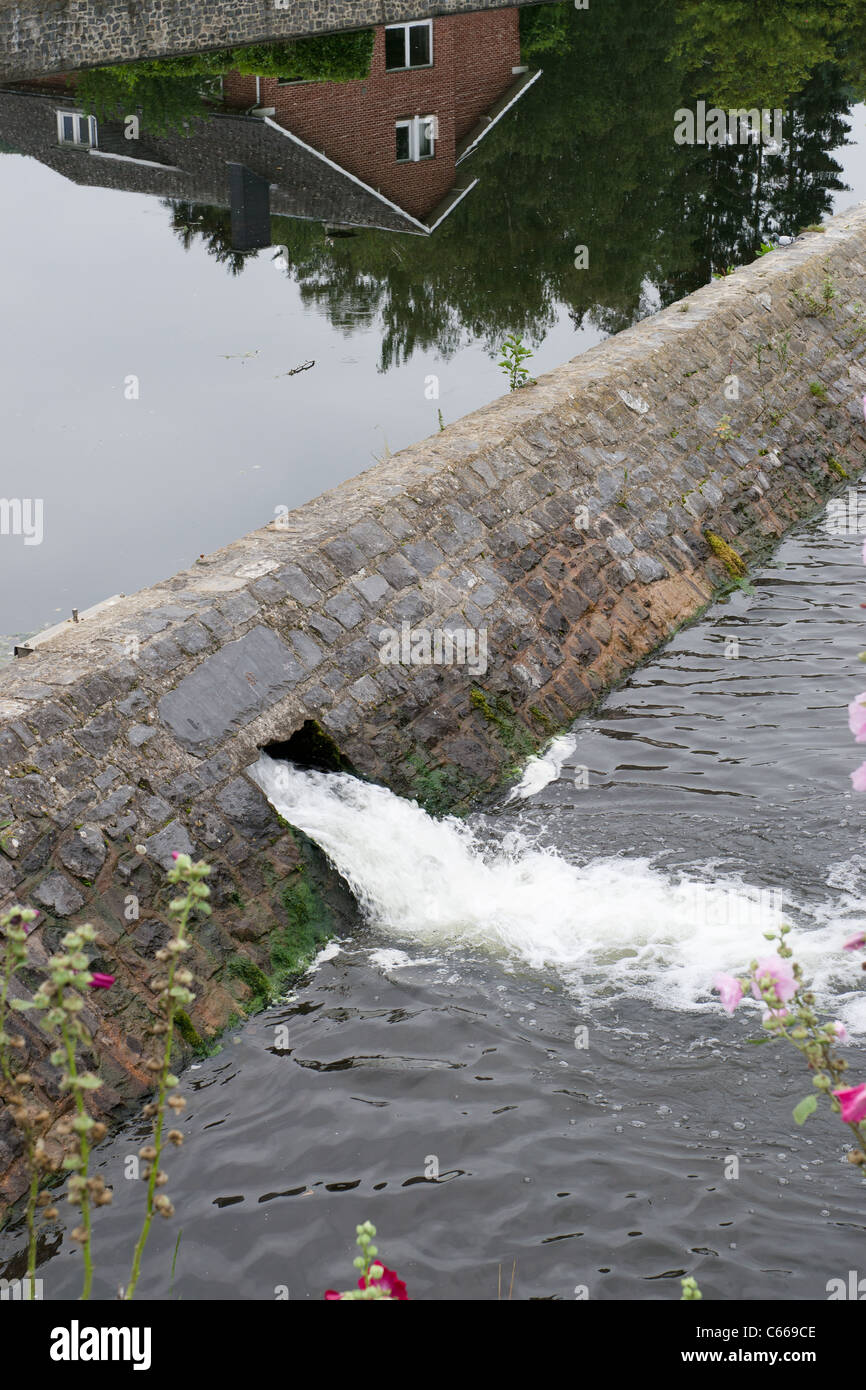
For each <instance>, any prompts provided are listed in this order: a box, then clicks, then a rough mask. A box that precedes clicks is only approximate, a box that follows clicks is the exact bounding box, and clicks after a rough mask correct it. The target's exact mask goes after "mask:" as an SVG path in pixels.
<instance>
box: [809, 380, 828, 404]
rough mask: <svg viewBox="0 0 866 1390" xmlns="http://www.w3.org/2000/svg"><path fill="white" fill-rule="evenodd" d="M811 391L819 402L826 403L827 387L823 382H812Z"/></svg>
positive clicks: (810, 383)
mask: <svg viewBox="0 0 866 1390" xmlns="http://www.w3.org/2000/svg"><path fill="white" fill-rule="evenodd" d="M809 390H810V392H811V393H812V395H813V396H815V397H816V398H817V399H818V400H819V401H826V399H827V387H826V386H825V385H824V383H823V382H821V381H810V382H809Z"/></svg>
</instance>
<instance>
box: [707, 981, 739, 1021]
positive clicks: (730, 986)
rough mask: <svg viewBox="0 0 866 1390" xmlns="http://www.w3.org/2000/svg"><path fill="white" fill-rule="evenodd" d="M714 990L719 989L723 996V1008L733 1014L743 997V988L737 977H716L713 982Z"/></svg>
mask: <svg viewBox="0 0 866 1390" xmlns="http://www.w3.org/2000/svg"><path fill="white" fill-rule="evenodd" d="M713 989H717V990H718V991H719V994H720V995H721V996H722V1007H723V1008H724V1009H725V1010H726V1011H727V1012H728V1013H729V1014H732V1013H733V1012H734V1009H735V1008H736V1007H737V1005H738V1004H739V1002H740V1000H741V999H742V997H743V986H742V985H741V984H740V982H739V980H738V979H737V978H736V976H735V975H724V974H719V975H716V977H715V979H714V980H713Z"/></svg>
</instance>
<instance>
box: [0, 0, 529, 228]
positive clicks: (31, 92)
mask: <svg viewBox="0 0 866 1390" xmlns="http://www.w3.org/2000/svg"><path fill="white" fill-rule="evenodd" d="M0 3H2V0H0ZM519 40H520V36H519V28H518V11H517V10H516V9H514V8H508V9H502V10H495V11H492V12H486V13H478V14H468V15H451V16H447V17H444V18H441V19H433V20H424V21H413V22H411V23H409V24H395V25H387V26H385V25H381V26H379V27H378V28H377V29H376V31H375V44H374V52H373V60H372V66H371V71H370V76H369V77H368V78H366V79H364V80H362V81H352V82H280V81H278V80H277V79H276V78H265V77H261V78H259V77H243V76H241V75H240V74H238V73H234V74H230V75H228V76H227V77H226V78H225V79H224V82H223V106H222V108H219V107H215V106H204V105H203V107H202V117H203V119H202V120H201V121H193V122H192V123H191V126H190V129H189V130H188V131H187V132H184V133H181V132H168V133H166V134H162V135H157V134H154V133H153V132H152V131H148V129H147V127H146V121H145V122H143V123H142V126H141V130H140V134H139V135H138V136H137V137H136V138H135V139H129V138H128V137H127V135H126V133H125V128H124V125H123V124H122V123H121V122H120V121H119V120H115V121H103V120H99V121H97V120H96V119H95V118H94V117H92V116H90V117H88V116H86V115H85V114H83V112H82V110H81V107H80V106H79V105H78V104H77V103H76V101H75V96H74V82H75V74H70V78H71V82H70V80H69V79H67V78H65V77H64V76H63V75H62V74H60V75H56V76H54V77H51V78H46V79H43V80H38V79H37V80H34V81H29V82H22V83H18V84H10V85H9V86H8V87H5V88H3V87H0V143H4V144H6V146H7V148H10V149H13V150H17V151H19V152H20V153H22V154H29V155H33V156H35V157H36V158H37V159H40V160H41V161H42V162H43V163H44V164H46V165H48V166H49V167H50V168H52V169H56V170H57V171H58V173H62V174H63V175H65V177H66V178H69V179H71V180H72V181H73V182H75V183H82V184H91V185H95V186H101V187H107V188H118V189H128V190H130V191H136V192H140V193H151V194H158V195H160V196H162V197H169V198H172V199H178V200H182V201H184V202H189V203H201V204H206V205H210V206H216V207H231V209H232V217H233V235H234V232H235V229H236V224H235V217H236V216H237V219H238V220H237V228H238V229H241V233H242V234H241V235H240V240H241V242H242V244H241V246H240V249H242V250H248V249H252V247H253V246H262V245H268V244H270V242H269V231H268V225H269V213H276V214H281V215H283V216H288V217H302V218H305V219H312V220H315V221H322V222H324V223H325V225H326V226H332V227H334V228H335V229H336V228H348V227H365V226H366V227H381V228H385V229H388V230H391V231H401V232H409V233H414V234H416V235H422V236H423V235H427V234H428V233H429V232H431V231H433V230H434V229H435V227H437V226H438V225H439V223H440V222H441V221H442V219H443V218H444V217H445V216H447V214H448V213H449V212H450V211H451V209H452V208H453V207H454V206H455V205H456V204H457V203H458V202H459V201H460V199H461V198H462V197H463V196H464V195H465V194H466V193H468V192H469V191H470V189H472V188H473V187H474V185H475V183H476V180H475V179H473V178H472V176H471V172H467V175H466V176H465V177H462V178H461V177H460V172H461V171H460V169H459V166H460V165H461V163H462V161H463V160H464V159H466V157H467V155H469V154H471V152H472V150H473V149H474V148H475V146H476V145H477V143H478V141H479V140H481V139H482V138H483V136H484V135H486V134H487V132H488V131H489V130H490V129H492V127H493V126H494V125H495V124H496V122H497V120H498V119H499V118H500V117H501V116H503V115H505V113H506V112H507V111H508V110H509V109H510V108H511V107H512V106H513V105H514V103H515V102H516V101H517V100H518V99H519V98H520V97H521V96H522V94H523V93H524V92H525V91H526V90H527V88H528V87H530V86H531V85H532V83H533V82H534V81H535V79H536V78H537V77H538V76H540V74H539V73H532V74H530V73H528V72H527V71H526V70H525V69H524V68H523V67H521V65H520V42H519ZM70 87H71V88H72V90H70ZM232 168H234V172H233V173H232V172H231V171H232ZM241 169H242V170H243V171H244V172H243V173H240V172H239V171H240V170H241ZM252 222H255V223H256V227H257V228H258V231H257V232H256V231H255V229H253V230H252V235H250V231H251V224H252Z"/></svg>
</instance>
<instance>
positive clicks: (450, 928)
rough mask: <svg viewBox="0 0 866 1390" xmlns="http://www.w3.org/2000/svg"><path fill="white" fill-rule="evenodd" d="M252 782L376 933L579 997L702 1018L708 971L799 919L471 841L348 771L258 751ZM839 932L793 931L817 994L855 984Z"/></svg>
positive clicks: (783, 907)
mask: <svg viewBox="0 0 866 1390" xmlns="http://www.w3.org/2000/svg"><path fill="white" fill-rule="evenodd" d="M253 776H254V777H255V779H256V781H257V782H258V783H259V785H260V786H261V788H262V790H263V791H264V793H265V795H266V796H267V797H268V798H269V800H270V801H271V803H272V804H273V806H274V807H275V808H276V809H277V810H278V811H279V813H280V815H282V816H283V817H284V818H285V819H286V820H288V821H290V822H291V823H292V824H293V825H296V826H298V827H299V828H300V829H301V830H303V831H304V832H305V833H306V834H307V835H309V836H310V838H311V839H313V840H314V841H315V842H316V843H317V844H318V845H319V846H320V847H321V849H322V850H323V851H324V852H325V854H326V855H327V856H328V858H329V860H330V861H331V863H332V864H333V865H334V867H335V868H336V869H337V870H338V871H339V873H340V874H342V876H343V878H344V879H345V880H346V882H347V883H348V884H349V886H350V888H351V889H352V892H353V893H354V895H355V897H356V899H357V901H358V904H359V906H360V908H361V910H362V912H363V913H364V915H365V917H366V918H367V920H368V921H369V922H370V924H371V925H372V926H374V927H376V928H377V929H379V930H380V931H381V932H383V933H385V934H387V935H388V936H389V937H391V938H394V939H395V940H397V941H400V942H401V943H412V944H417V945H419V946H424V947H425V948H428V949H429V948H430V947H431V946H434V947H438V948H440V949H448V950H455V949H457V950H461V949H462V950H477V949H479V948H480V949H484V950H487V951H490V952H493V953H495V954H497V955H499V956H504V957H506V958H507V959H509V960H510V961H511V962H515V963H520V964H522V965H524V966H528V967H530V968H533V969H554V970H555V971H556V972H557V973H558V974H559V975H560V976H561V978H562V979H563V981H564V982H565V983H566V984H567V985H568V986H569V987H570V988H573V989H575V990H579V991H580V993H581V994H585V993H589V992H591V993H594V994H600V995H604V996H605V997H607V998H611V997H614V998H615V997H626V996H631V997H641V998H645V999H649V1000H651V1001H652V1002H654V1003H656V1004H658V1005H660V1006H662V1007H665V1008H673V1009H677V1010H706V1008H707V1007H708V1004H709V1001H710V1000H712V999H713V998H714V996H713V995H712V993H711V990H712V978H713V975H714V974H715V972H716V971H717V970H726V971H730V972H732V973H734V972H742V971H743V970H745V969H746V968H747V966H748V963H749V961H751V960H752V959H754V958H755V957H756V956H761V955H765V954H767V952H768V951H769V950H770V949H771V947H770V945H769V944H768V942H767V941H766V940H765V939H764V937H763V935H762V933H763V932H765V931H767V930H770V929H772V928H774V927H775V926H777V925H778V924H779V922H781V921H784V920H788V921H792V922H801V923H802V922H803V921H804V920H805V919H806V914H805V912H803V911H798V910H797V909H796V908H795V907H794V906H793V905H790V904H783V899H782V895H781V894H780V893H769V892H766V891H763V892H761V891H758V890H757V889H754V888H750V887H749V886H748V885H745V884H743V883H742V882H739V881H737V880H734V879H725V880H720V879H716V880H715V881H707V880H702V879H699V878H682V877H680V878H676V877H674V876H672V875H670V874H668V873H666V872H664V871H662V870H661V869H658V868H655V867H654V866H653V864H652V862H651V861H650V860H649V859H632V858H624V857H623V858H620V857H617V858H606V859H595V860H593V861H592V862H590V863H587V864H583V865H581V864H575V863H571V862H569V861H568V860H566V859H564V858H562V856H561V855H559V854H557V853H555V852H554V851H552V850H547V849H541V848H538V847H537V846H534V845H532V844H531V843H530V842H529V841H528V840H527V839H526V838H525V836H523V835H522V834H521V833H520V832H511V833H509V834H507V835H506V836H505V837H504V839H503V840H502V841H501V843H499V844H489V843H482V842H481V841H480V840H479V837H478V834H477V832H476V831H475V830H473V827H472V825H471V823H466V822H462V821H458V820H455V819H453V818H450V817H449V818H446V819H444V820H434V819H433V818H432V817H431V816H428V815H427V814H426V812H424V811H423V810H422V809H421V808H420V807H419V806H418V805H417V804H416V803H415V802H411V801H405V800H402V799H401V798H400V797H398V796H395V795H394V794H393V793H392V792H390V791H388V790H387V789H386V788H384V787H380V786H375V785H373V784H371V783H368V782H361V781H358V780H357V779H356V778H354V777H350V776H347V775H345V774H331V773H322V772H312V771H303V770H300V769H298V768H295V767H294V766H292V765H291V764H289V763H285V762H275V761H274V760H273V759H271V758H269V757H268V756H267V755H262V757H261V759H260V761H259V763H258V764H257V765H256V767H255V768H254V769H253ZM844 930H845V928H844V927H843V926H842V924H841V923H839V922H838V921H837V922H836V923H835V924H834V923H833V921H832V920H830V917H829V914H828V916H827V917H825V918H824V920H821V921H819V920H816V919H815V918H814V916H813V918H812V921H811V922H810V923H809V924H808V929H806V928H805V927H803V926H800V927H799V928H795V930H794V931H793V932H792V934H791V937H790V941H791V944H792V945H793V946H794V948H795V954H796V957H797V959H798V960H800V962H801V963H802V964H803V966H804V968H805V969H806V970H807V971H808V972H809V975H810V976H811V978H812V979H813V980H815V982H816V984H817V986H818V988H819V990H821V991H822V992H827V993H832V994H834V995H836V996H838V995H839V994H840V991H842V992H846V993H847V991H850V990H852V989H853V986H854V984H855V975H856V965H855V963H854V962H852V961H851V960H850V958H847V957H845V956H843V955H842V953H841V952H840V950H839V947H840V945H841V941H842V939H843V933H844ZM855 999H856V997H855V996H854V995H853V994H852V995H851V997H850V998H847V997H845V998H842V999H839V998H838V997H837V999H836V1007H837V1008H838V1006H839V1005H840V1004H841V1005H843V1006H846V1009H847V1013H848V1022H849V1026H852V1027H857V1026H858V1024H859V1023H860V1019H858V1017H857V1014H858V1013H859V1012H860V1010H859V1009H857V1008H856V1004H855ZM714 1007H718V1006H717V1005H714ZM861 1007H862V1006H861ZM862 1022H863V1024H864V1025H866V1017H864V1018H863V1020H862Z"/></svg>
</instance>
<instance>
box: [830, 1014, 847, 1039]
mask: <svg viewBox="0 0 866 1390" xmlns="http://www.w3.org/2000/svg"><path fill="white" fill-rule="evenodd" d="M833 1032H834V1033H835V1034H836V1037H837V1038H838V1039H839V1041H840V1042H847V1041H848V1029H847V1028H846V1027H845V1024H844V1023H840V1022H839V1020H838V1018H837V1019H836V1022H835V1023H834V1024H833Z"/></svg>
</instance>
